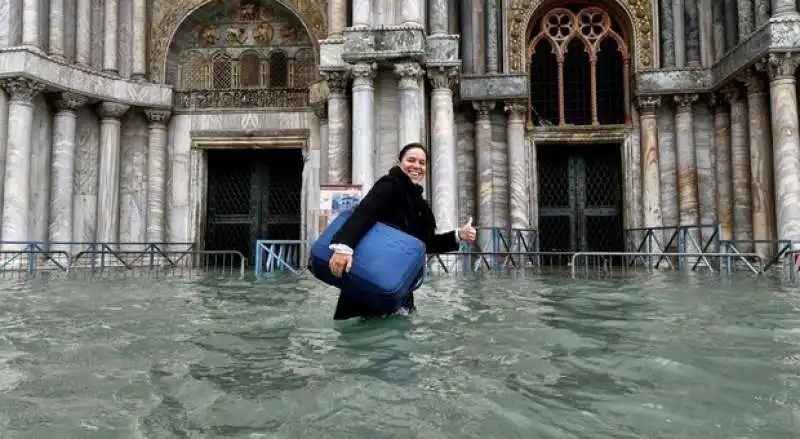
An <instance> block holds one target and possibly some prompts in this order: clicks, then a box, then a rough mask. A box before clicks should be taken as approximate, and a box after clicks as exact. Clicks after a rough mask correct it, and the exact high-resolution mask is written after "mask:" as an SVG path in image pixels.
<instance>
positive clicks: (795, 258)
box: [783, 250, 800, 282]
mask: <svg viewBox="0 0 800 439" xmlns="http://www.w3.org/2000/svg"><path fill="white" fill-rule="evenodd" d="M784 255H785V256H786V258H784V264H783V267H784V272H785V274H786V277H787V278H788V279H789V280H790V281H792V282H797V281H798V280H800V250H787V251H785V252H784Z"/></svg>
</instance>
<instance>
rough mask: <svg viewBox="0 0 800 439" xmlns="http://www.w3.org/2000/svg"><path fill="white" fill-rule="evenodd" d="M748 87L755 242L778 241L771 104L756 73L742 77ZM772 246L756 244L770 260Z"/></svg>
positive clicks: (763, 257) (746, 73)
mask: <svg viewBox="0 0 800 439" xmlns="http://www.w3.org/2000/svg"><path fill="white" fill-rule="evenodd" d="M741 79H742V82H744V84H745V86H746V87H747V119H748V123H749V124H748V132H749V134H750V136H749V138H750V188H751V189H750V196H751V197H752V200H753V201H752V212H751V214H752V216H753V239H755V240H774V239H775V198H774V191H773V177H772V163H773V160H772V139H771V137H770V132H769V131H770V127H769V124H770V120H769V102H768V101H767V92H766V88H765V86H764V81H763V80H762V78H761V76H760V75H758V74H757V73H756V72H754V71H753V70H747V71H746V72H745V73H744V74H743V76H742V78H741ZM771 248H772V247H771V246H766V245H756V249H755V250H756V252H757V253H758V255H759V256H761V257H762V259H764V260H767V259H768V258H770V256H771V255H772V254H773V252H774V249H773V250H771Z"/></svg>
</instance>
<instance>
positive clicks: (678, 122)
mask: <svg viewBox="0 0 800 439" xmlns="http://www.w3.org/2000/svg"><path fill="white" fill-rule="evenodd" d="M697 98H698V96H697V95H692V94H690V95H677V96H675V102H676V103H677V104H678V105H677V111H676V112H675V134H676V136H675V140H676V142H675V143H676V144H677V148H676V149H677V152H678V154H677V155H678V209H679V215H680V223H681V225H682V226H696V225H698V221H699V215H698V199H697V161H696V160H697V159H696V157H695V148H694V115H693V113H692V106H693V104H694V102H695V101H696V100H697Z"/></svg>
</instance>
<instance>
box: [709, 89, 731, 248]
mask: <svg viewBox="0 0 800 439" xmlns="http://www.w3.org/2000/svg"><path fill="white" fill-rule="evenodd" d="M711 108H712V109H713V111H714V153H715V154H716V156H717V221H718V222H719V224H720V225H721V226H722V236H721V239H725V240H731V239H733V183H732V179H733V176H732V172H731V112H730V109H729V107H728V106H727V105H725V103H724V102H722V100H721V99H720V97H719V96H718V95H716V94H715V95H712V101H711Z"/></svg>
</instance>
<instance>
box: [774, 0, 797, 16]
mask: <svg viewBox="0 0 800 439" xmlns="http://www.w3.org/2000/svg"><path fill="white" fill-rule="evenodd" d="M792 15H797V4H796V3H795V0H772V16H773V17H785V16H792Z"/></svg>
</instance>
